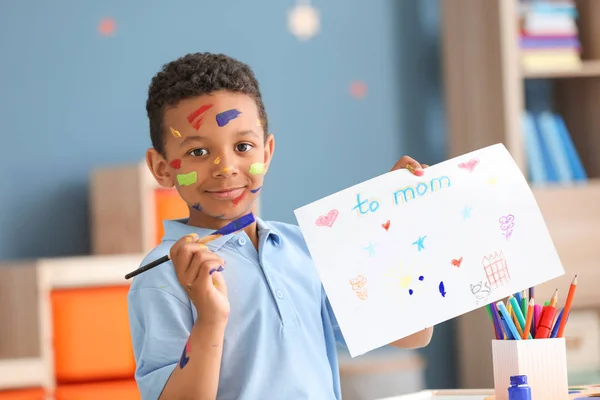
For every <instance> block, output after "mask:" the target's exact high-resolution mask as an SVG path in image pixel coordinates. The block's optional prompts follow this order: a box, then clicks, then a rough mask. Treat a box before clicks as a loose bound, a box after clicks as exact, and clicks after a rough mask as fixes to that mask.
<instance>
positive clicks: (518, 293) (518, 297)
mask: <svg viewBox="0 0 600 400" xmlns="http://www.w3.org/2000/svg"><path fill="white" fill-rule="evenodd" d="M514 296H515V299H517V303H519V307H521V301H523V300H522V299H523V298H522V297H521V292H517V293H515V294H514Z"/></svg>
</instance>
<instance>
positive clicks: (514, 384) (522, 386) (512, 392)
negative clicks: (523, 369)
mask: <svg viewBox="0 0 600 400" xmlns="http://www.w3.org/2000/svg"><path fill="white" fill-rule="evenodd" d="M508 400H531V387H530V386H529V385H528V384H527V375H515V376H511V377H510V387H509V388H508Z"/></svg>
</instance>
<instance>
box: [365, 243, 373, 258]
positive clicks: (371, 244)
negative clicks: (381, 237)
mask: <svg viewBox="0 0 600 400" xmlns="http://www.w3.org/2000/svg"><path fill="white" fill-rule="evenodd" d="M365 250H366V251H367V252H368V253H369V257H373V256H374V255H375V245H374V244H373V243H371V242H369V245H368V246H367V247H365Z"/></svg>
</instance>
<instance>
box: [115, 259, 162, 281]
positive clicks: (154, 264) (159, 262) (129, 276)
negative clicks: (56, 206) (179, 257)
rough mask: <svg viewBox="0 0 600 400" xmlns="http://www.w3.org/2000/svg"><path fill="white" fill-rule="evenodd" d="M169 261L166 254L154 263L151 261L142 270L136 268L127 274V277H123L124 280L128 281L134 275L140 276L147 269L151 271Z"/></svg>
mask: <svg viewBox="0 0 600 400" xmlns="http://www.w3.org/2000/svg"><path fill="white" fill-rule="evenodd" d="M167 261H169V255H168V254H167V255H166V256H162V257H161V258H158V259H156V260H154V261H152V262H151V263H150V264H147V265H144V266H143V267H142V268H138V269H136V270H135V271H133V272H130V273H128V274H127V275H125V279H130V278H133V277H134V276H136V275H139V274H141V273H142V272H146V271H148V270H149V269H152V268H154V267H157V266H159V265H160V264H162V263H164V262H167Z"/></svg>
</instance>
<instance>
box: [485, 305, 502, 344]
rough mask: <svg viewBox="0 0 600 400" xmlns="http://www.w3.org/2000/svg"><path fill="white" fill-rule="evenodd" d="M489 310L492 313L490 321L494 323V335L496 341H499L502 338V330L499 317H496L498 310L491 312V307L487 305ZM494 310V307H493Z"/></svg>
mask: <svg viewBox="0 0 600 400" xmlns="http://www.w3.org/2000/svg"><path fill="white" fill-rule="evenodd" d="M488 307H489V310H490V312H491V313H492V321H493V322H494V333H495V334H496V340H501V339H503V338H504V330H503V329H502V324H501V322H500V316H499V315H498V312H497V311H498V310H495V311H492V306H491V305H490V304H488ZM494 308H496V306H494Z"/></svg>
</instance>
